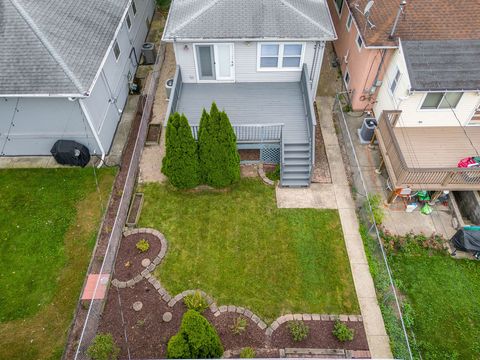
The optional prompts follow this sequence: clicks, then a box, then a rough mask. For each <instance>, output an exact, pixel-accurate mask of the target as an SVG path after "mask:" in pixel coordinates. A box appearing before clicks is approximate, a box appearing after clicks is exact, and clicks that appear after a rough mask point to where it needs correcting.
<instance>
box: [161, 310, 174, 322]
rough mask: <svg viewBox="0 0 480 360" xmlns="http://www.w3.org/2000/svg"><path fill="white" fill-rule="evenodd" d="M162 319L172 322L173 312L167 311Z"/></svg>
mask: <svg viewBox="0 0 480 360" xmlns="http://www.w3.org/2000/svg"><path fill="white" fill-rule="evenodd" d="M162 319H163V321H165V322H170V320H172V313H171V312H169V311H167V312H166V313H165V314H163V317H162Z"/></svg>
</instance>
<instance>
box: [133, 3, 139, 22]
mask: <svg viewBox="0 0 480 360" xmlns="http://www.w3.org/2000/svg"><path fill="white" fill-rule="evenodd" d="M134 8H135V11H134V10H133V9H134ZM137 13H138V8H137V3H136V2H135V0H132V14H133V18H134V19H135V16H137Z"/></svg>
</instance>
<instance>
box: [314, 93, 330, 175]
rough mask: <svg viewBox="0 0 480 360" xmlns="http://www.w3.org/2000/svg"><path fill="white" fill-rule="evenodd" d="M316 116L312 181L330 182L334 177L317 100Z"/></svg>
mask: <svg viewBox="0 0 480 360" xmlns="http://www.w3.org/2000/svg"><path fill="white" fill-rule="evenodd" d="M314 106H315V116H316V117H317V126H316V127H315V165H314V167H313V176H312V182H314V183H322V184H330V183H331V182H332V177H331V175H330V166H329V164H328V158H327V152H326V150H325V143H324V141H323V135H322V128H321V126H320V117H319V116H318V108H317V103H316V102H315V104H314Z"/></svg>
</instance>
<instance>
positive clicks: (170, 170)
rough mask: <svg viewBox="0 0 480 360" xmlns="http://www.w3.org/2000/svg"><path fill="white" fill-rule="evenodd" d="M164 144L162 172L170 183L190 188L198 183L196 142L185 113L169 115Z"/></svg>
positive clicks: (198, 170) (198, 169) (198, 171)
mask: <svg viewBox="0 0 480 360" xmlns="http://www.w3.org/2000/svg"><path fill="white" fill-rule="evenodd" d="M165 145H166V151H165V157H164V158H163V162H162V172H163V173H164V174H165V175H166V176H167V177H168V179H169V180H170V182H171V183H172V185H174V186H175V187H177V188H179V189H190V188H193V187H195V186H197V185H198V184H200V168H199V163H198V149H197V144H196V142H195V139H194V138H193V135H192V131H191V129H190V125H189V124H188V120H187V118H186V117H185V115H183V114H182V115H180V114H179V113H174V114H172V115H170V118H169V119H168V124H167V134H166V144H165Z"/></svg>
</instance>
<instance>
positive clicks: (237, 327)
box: [230, 316, 248, 335]
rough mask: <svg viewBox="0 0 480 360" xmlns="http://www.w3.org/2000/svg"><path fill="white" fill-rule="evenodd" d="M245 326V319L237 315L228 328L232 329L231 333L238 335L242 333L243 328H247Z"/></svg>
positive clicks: (246, 324)
mask: <svg viewBox="0 0 480 360" xmlns="http://www.w3.org/2000/svg"><path fill="white" fill-rule="evenodd" d="M247 326H248V323H247V319H245V318H244V317H241V316H239V317H237V318H235V320H233V324H232V325H231V326H230V330H232V333H234V334H235V335H240V334H242V333H244V332H245V330H247Z"/></svg>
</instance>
